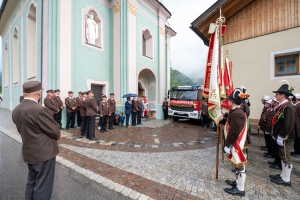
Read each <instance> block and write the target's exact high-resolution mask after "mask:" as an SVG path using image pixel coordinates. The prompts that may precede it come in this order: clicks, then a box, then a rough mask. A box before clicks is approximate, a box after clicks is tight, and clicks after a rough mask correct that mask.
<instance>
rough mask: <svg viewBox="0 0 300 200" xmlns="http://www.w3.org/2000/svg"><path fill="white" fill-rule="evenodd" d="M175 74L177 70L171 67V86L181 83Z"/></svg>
mask: <svg viewBox="0 0 300 200" xmlns="http://www.w3.org/2000/svg"><path fill="white" fill-rule="evenodd" d="M174 74H175V70H174V69H173V68H172V67H171V70H170V88H172V87H174V86H176V85H180V83H179V82H178V81H177V80H176V79H175V77H174Z"/></svg>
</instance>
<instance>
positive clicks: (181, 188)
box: [0, 109, 300, 199]
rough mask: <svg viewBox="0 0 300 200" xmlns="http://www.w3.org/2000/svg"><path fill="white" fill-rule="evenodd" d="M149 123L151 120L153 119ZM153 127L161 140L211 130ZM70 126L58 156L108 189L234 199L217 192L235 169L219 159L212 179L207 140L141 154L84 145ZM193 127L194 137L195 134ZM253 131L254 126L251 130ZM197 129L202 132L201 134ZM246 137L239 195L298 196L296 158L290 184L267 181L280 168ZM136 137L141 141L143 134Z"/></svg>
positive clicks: (0, 114)
mask: <svg viewBox="0 0 300 200" xmlns="http://www.w3.org/2000/svg"><path fill="white" fill-rule="evenodd" d="M0 120H1V122H0V126H1V127H4V129H5V130H10V131H12V132H14V133H16V130H15V128H14V125H13V124H12V122H11V113H10V111H6V110H3V109H1V110H0ZM151 123H155V121H153V122H151ZM185 127H186V128H185ZM147 128H149V127H137V128H132V129H124V130H125V131H129V132H130V131H133V130H139V129H141V130H143V129H147ZM180 128H181V129H182V130H180ZM117 130H118V129H117V128H116V129H115V130H114V131H111V132H108V133H107V134H110V136H109V137H112V138H111V140H113V139H114V140H115V139H118V137H120V140H121V139H124V138H122V137H123V136H114V135H117V134H118V132H117ZM151 130H152V129H151V128H150V134H149V132H148V136H147V137H148V138H150V137H151V140H152V141H151V144H153V134H152V133H151ZM154 130H155V132H156V135H157V138H158V139H159V141H160V143H161V144H164V143H174V142H180V141H183V140H184V136H182V133H184V135H188V134H189V133H191V135H192V136H190V137H191V138H195V137H196V138H197V139H199V140H200V141H205V138H208V137H207V135H205V134H208V135H214V133H211V132H210V131H209V130H208V129H206V128H204V129H203V128H200V127H199V126H197V125H195V124H193V123H188V122H171V121H170V122H168V123H167V124H165V125H162V126H158V127H156V128H155V129H154ZM159 130H160V131H159ZM0 131H3V129H2V130H1V128H0ZM76 131H78V130H76V129H74V130H72V131H70V132H71V133H66V138H63V139H62V140H61V141H60V149H61V151H60V156H61V157H62V158H64V159H66V160H69V161H71V162H72V163H73V164H74V166H75V164H76V166H77V165H78V166H80V167H81V168H84V170H86V171H88V172H86V171H83V172H82V173H83V174H84V173H85V174H86V175H87V176H93V177H90V178H94V180H96V181H97V180H98V179H99V180H98V182H101V184H105V185H107V186H108V187H109V188H112V189H114V190H118V188H119V187H123V186H124V187H126V188H129V190H134V191H136V192H134V193H133V192H132V191H130V195H131V198H133V199H138V198H139V199H149V198H153V199H240V198H239V197H234V196H231V195H228V194H227V193H225V192H224V191H223V189H224V188H226V187H228V185H226V183H225V180H226V179H230V180H233V179H235V174H233V173H232V172H231V169H232V168H231V166H229V164H228V163H227V162H226V161H225V162H224V163H222V162H220V164H219V181H215V149H216V148H215V147H214V146H213V145H207V143H203V144H197V145H192V146H193V147H198V148H193V150H190V147H191V146H190V145H186V146H181V147H175V146H174V147H172V148H171V147H170V148H169V149H168V150H164V148H163V147H162V148H161V149H162V150H161V151H156V152H153V151H150V150H148V152H149V153H148V152H147V153H145V151H144V149H146V148H142V147H139V148H134V147H131V149H134V151H133V150H130V147H123V146H112V145H101V144H98V143H95V144H89V142H88V141H78V140H82V139H81V138H77V139H72V135H73V134H74V132H76ZM119 131H120V130H119ZM176 131H177V132H176ZM197 132H198V133H199V134H200V136H199V135H198V136H197ZM253 132H255V131H254V130H253ZM122 133H123V132H122ZM180 133H181V134H180ZM99 134H100V133H99ZM119 134H120V135H126V134H129V135H131V134H132V135H131V136H130V137H128V138H127V139H128V140H131V139H132V138H134V137H135V136H134V134H133V133H123V134H121V133H120V132H119ZM201 134H203V135H204V136H201ZM68 135H69V136H68ZM103 135H104V134H103ZM99 137H100V138H98V139H101V137H102V136H101V135H99ZM114 137H115V138H114ZM124 137H125V136H124ZM147 137H144V138H147ZM251 139H252V143H253V144H252V145H251V146H250V148H249V154H248V165H247V167H246V169H247V179H246V185H245V189H246V197H244V198H243V199H299V195H300V179H299V178H300V159H299V158H293V171H292V176H291V181H292V185H293V186H292V187H285V186H278V185H275V184H273V183H271V182H270V179H269V178H268V176H269V174H277V173H280V171H279V170H274V169H270V168H269V167H268V164H267V161H268V160H271V159H265V158H264V157H263V153H264V152H262V151H260V149H259V148H260V146H262V145H263V137H256V136H251ZM140 140H141V141H143V139H140ZM115 141H117V140H115ZM123 141H124V140H123ZM186 141H191V139H190V138H189V139H188V140H186ZM117 142H119V141H117ZM149 144H150V143H149ZM152 149H159V148H152ZM129 151H131V152H129ZM165 151H167V152H165ZM220 160H221V157H220ZM73 164H71V166H73ZM75 170H76V167H75ZM91 173H93V175H91ZM99 177H100V178H99ZM103 180H105V181H103ZM117 187H118V188H117ZM126 191H127V190H126ZM126 191H123V189H122V190H121V191H120V192H122V193H123V192H124V193H126ZM124 193H123V194H124ZM143 194H144V195H143ZM145 195H146V196H145Z"/></svg>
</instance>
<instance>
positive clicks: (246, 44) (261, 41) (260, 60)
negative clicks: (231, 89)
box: [224, 27, 300, 119]
mask: <svg viewBox="0 0 300 200" xmlns="http://www.w3.org/2000/svg"><path fill="white" fill-rule="evenodd" d="M299 35H300V27H298V28H294V29H289V30H286V31H282V32H277V33H273V34H269V35H265V36H261V37H256V38H252V39H248V40H244V41H240V42H235V43H232V44H228V45H225V47H224V50H226V49H228V51H229V57H230V59H231V60H232V63H233V83H234V86H235V87H238V86H241V85H243V86H245V87H246V88H247V90H248V93H249V94H250V102H251V115H250V118H251V119H259V118H260V114H261V110H262V104H261V101H260V99H261V97H262V95H265V94H268V95H270V96H271V97H274V94H273V93H272V91H274V90H277V89H278V88H279V87H280V86H281V83H280V84H279V81H280V80H287V81H289V83H290V85H292V86H296V88H295V92H300V76H299V75H298V76H288V77H287V76H285V77H273V76H272V73H273V71H274V65H273V64H274V63H272V60H274V54H284V53H287V52H289V51H292V52H295V51H296V52H300V37H299ZM298 67H299V66H298Z"/></svg>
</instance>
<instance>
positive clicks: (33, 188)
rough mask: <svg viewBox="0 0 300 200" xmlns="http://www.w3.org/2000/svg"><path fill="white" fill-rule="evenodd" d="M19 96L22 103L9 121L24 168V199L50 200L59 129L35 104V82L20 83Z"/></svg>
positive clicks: (38, 94)
mask: <svg viewBox="0 0 300 200" xmlns="http://www.w3.org/2000/svg"><path fill="white" fill-rule="evenodd" d="M23 94H24V99H23V101H22V102H21V103H20V104H19V105H18V106H17V107H16V108H15V109H14V110H13V112H12V119H13V122H14V123H15V124H16V127H17V129H18V132H19V133H20V135H21V138H22V154H23V159H24V162H25V163H27V167H28V177H27V184H26V192H25V198H24V199H45V200H46V199H51V194H52V189H53V183H54V174H55V164H56V161H55V160H56V156H57V155H58V153H59V148H58V143H57V140H59V139H60V138H61V133H60V131H59V125H58V124H57V123H56V122H55V121H54V119H53V117H52V116H51V114H50V112H49V110H48V109H47V108H45V107H43V106H41V105H40V104H39V103H38V100H39V99H40V98H41V96H42V84H41V83H40V82H39V81H28V82H26V83H24V84H23ZM1 189H2V188H1ZM15 192H17V191H15Z"/></svg>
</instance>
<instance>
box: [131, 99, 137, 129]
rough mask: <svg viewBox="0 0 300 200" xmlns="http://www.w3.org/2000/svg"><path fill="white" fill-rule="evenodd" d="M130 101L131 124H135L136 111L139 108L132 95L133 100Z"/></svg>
mask: <svg viewBox="0 0 300 200" xmlns="http://www.w3.org/2000/svg"><path fill="white" fill-rule="evenodd" d="M131 103H132V114H131V121H132V126H136V118H137V112H138V110H139V108H138V102H137V100H136V97H133V100H132V101H131Z"/></svg>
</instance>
